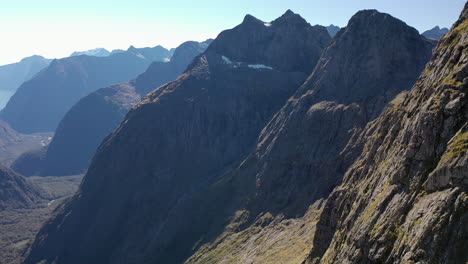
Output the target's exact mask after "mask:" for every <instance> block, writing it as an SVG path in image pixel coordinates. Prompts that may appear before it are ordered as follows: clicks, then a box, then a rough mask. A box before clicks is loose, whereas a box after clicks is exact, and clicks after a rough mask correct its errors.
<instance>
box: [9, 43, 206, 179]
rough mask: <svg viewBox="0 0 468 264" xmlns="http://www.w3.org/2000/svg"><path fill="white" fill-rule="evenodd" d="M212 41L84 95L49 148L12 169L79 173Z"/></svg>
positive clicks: (187, 45) (184, 47) (179, 49)
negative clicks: (153, 94)
mask: <svg viewBox="0 0 468 264" xmlns="http://www.w3.org/2000/svg"><path fill="white" fill-rule="evenodd" d="M211 41H212V40H207V41H204V42H195V41H188V42H185V43H183V44H181V45H180V46H179V47H177V48H176V49H175V51H174V55H173V57H172V59H171V60H170V61H166V62H159V61H156V62H153V63H152V64H151V65H150V66H149V68H148V69H147V70H146V71H145V72H144V73H142V74H140V75H139V76H138V77H137V78H136V79H135V80H131V81H129V82H127V83H122V84H118V85H113V86H110V87H106V88H101V89H98V90H96V91H95V92H92V93H90V94H89V95H87V96H85V97H83V98H82V99H80V101H78V103H76V104H75V105H74V106H73V107H72V108H71V109H70V110H69V111H68V112H67V114H65V116H64V118H63V119H62V120H61V121H60V123H59V126H58V128H57V130H56V133H55V136H54V138H53V140H52V142H51V144H50V145H49V146H45V147H43V148H42V149H33V150H31V151H29V152H26V153H24V154H23V155H21V156H20V157H19V158H18V159H17V160H16V161H15V162H14V163H13V164H12V168H13V169H14V170H15V171H17V172H19V173H21V174H23V175H26V176H32V175H42V176H50V175H55V176H63V175H73V174H79V173H82V172H84V171H86V169H87V168H88V166H89V163H90V162H91V159H92V157H93V155H94V153H95V151H96V149H97V147H98V146H99V144H100V143H101V141H102V140H103V139H104V138H105V137H106V136H107V135H108V134H110V133H111V132H112V131H113V130H114V129H115V128H116V127H117V126H118V125H119V124H120V123H121V122H122V121H123V119H124V117H125V115H126V114H127V112H128V111H129V110H130V108H132V107H133V106H134V105H135V104H137V103H138V102H139V101H140V99H141V98H143V97H144V96H146V94H147V93H149V92H150V91H152V90H154V89H156V88H157V87H159V86H161V85H162V84H164V83H166V82H169V81H172V80H175V79H176V78H177V77H178V76H179V75H180V74H182V73H183V72H184V70H185V69H186V68H187V66H188V65H189V63H190V62H191V61H192V60H193V59H194V58H195V57H196V56H198V55H199V54H201V53H203V52H204V51H205V50H206V48H207V47H208V45H209V44H210V43H211Z"/></svg>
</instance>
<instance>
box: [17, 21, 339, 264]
mask: <svg viewBox="0 0 468 264" xmlns="http://www.w3.org/2000/svg"><path fill="white" fill-rule="evenodd" d="M280 36H281V37H280ZM285 36H287V37H285ZM302 37H303V38H305V39H307V40H308V41H304V42H299V43H297V42H298V39H300V38H302ZM329 40H330V37H329V35H328V33H327V32H326V29H325V28H323V27H311V26H310V25H309V24H308V23H307V22H305V21H304V20H303V19H302V18H300V17H299V16H298V15H295V14H293V13H292V12H288V13H286V14H285V15H284V16H283V17H281V18H280V19H278V20H275V21H273V22H272V23H268V24H265V23H264V22H262V21H260V20H257V19H255V18H253V17H251V16H248V17H246V19H245V20H244V22H243V23H242V24H241V25H239V26H238V27H236V28H234V29H232V30H228V31H225V32H223V33H222V34H220V36H219V37H218V38H217V39H216V40H215V41H214V42H213V43H212V45H211V46H210V48H208V50H207V51H206V52H205V53H204V54H202V55H200V56H198V57H197V58H196V59H195V60H194V61H193V63H192V64H191V65H190V66H189V67H188V70H187V71H186V72H185V73H184V74H183V75H182V76H180V77H179V78H178V79H177V80H175V81H173V82H170V83H168V84H166V85H163V86H162V87H160V88H158V89H156V90H155V91H154V92H152V93H151V94H150V95H148V96H147V97H146V98H145V99H144V100H143V101H142V102H141V103H140V104H138V105H137V106H135V107H134V108H133V109H132V110H131V111H130V112H129V114H128V115H127V117H126V120H125V121H124V122H123V123H122V124H121V126H120V127H119V128H118V129H117V130H116V131H115V132H114V133H113V134H112V135H111V136H110V137H108V138H107V139H106V140H105V141H104V142H103V144H102V145H101V146H100V148H99V149H98V151H97V154H96V156H95V157H94V159H93V162H92V164H91V166H90V168H89V170H88V173H87V175H86V176H85V179H84V181H83V183H82V186H81V188H80V190H79V192H78V194H77V195H76V196H75V197H74V198H73V200H72V201H71V202H70V203H68V204H67V205H65V207H64V208H63V211H61V212H60V213H58V215H57V216H56V217H55V218H54V219H52V220H51V221H50V222H49V223H48V224H47V225H46V226H45V227H44V228H43V229H42V230H41V232H40V234H39V235H38V237H37V240H36V242H35V244H34V246H33V249H32V252H31V254H30V256H29V258H28V260H27V261H26V263H36V262H38V261H41V260H45V261H46V262H47V261H58V262H60V263H83V262H86V263H142V262H161V263H180V262H182V261H183V260H184V259H185V258H187V257H188V256H189V255H190V252H192V251H193V250H194V246H195V247H196V244H197V241H200V239H201V237H203V236H205V235H206V232H207V230H208V229H210V228H212V226H211V223H212V219H213V218H214V217H215V216H217V215H218V212H217V211H216V210H217V209H219V206H223V204H222V201H223V199H224V198H228V196H226V195H227V192H224V191H225V189H222V188H219V189H212V190H211V192H209V193H208V194H206V193H203V191H204V190H206V189H207V188H208V186H211V185H216V183H217V182H218V180H219V178H220V176H222V175H223V174H224V172H225V171H226V170H227V169H228V168H230V167H231V166H233V165H235V164H237V163H238V162H240V161H241V158H242V157H243V156H245V154H246V153H247V152H248V151H249V150H250V149H251V148H252V147H253V145H254V143H255V139H256V137H257V135H258V133H259V132H260V130H261V129H262V128H263V127H264V126H265V124H266V122H267V121H268V120H269V119H271V117H272V116H273V114H274V113H275V112H276V111H278V110H279V108H280V107H281V106H282V105H283V104H284V102H285V101H286V99H287V98H288V97H290V96H291V95H292V93H293V92H294V91H295V90H296V89H297V87H299V85H300V84H301V83H303V81H304V80H305V79H306V77H307V75H308V74H309V73H310V71H311V69H312V67H313V66H314V64H315V63H316V61H317V60H318V56H317V57H316V59H315V61H313V60H308V61H307V63H305V62H304V61H303V59H302V56H299V55H297V54H295V52H298V53H299V54H302V55H304V56H306V58H309V59H310V58H314V57H313V54H320V53H321V51H322V50H323V49H324V48H325V45H327V43H328V41H329ZM268 43H270V44H268ZM247 46H249V47H251V48H252V49H254V50H260V49H263V48H268V47H270V46H271V47H274V49H273V48H272V50H271V51H274V52H269V53H265V54H264V55H263V56H260V57H255V58H253V59H250V58H249V59H248V60H247V58H248V57H246V56H244V54H243V52H250V49H246V48H240V49H238V48H236V47H247ZM280 47H281V48H280ZM268 54H270V56H271V57H269V56H267V55H268ZM291 54H293V55H294V56H292V57H291V56H290V55H291ZM299 57H301V58H299ZM294 58H298V60H297V61H296V60H295V59H294ZM280 62H281V63H280ZM269 63H271V64H269ZM277 66H278V67H277ZM200 193H203V194H204V196H203V198H200V197H198V195H199V194H200ZM223 196H224V198H223ZM216 197H220V198H219V199H218V198H216ZM200 199H201V200H202V201H203V202H204V203H198V202H197V201H199V200H200ZM217 199H218V200H217ZM205 205H206V207H205ZM221 208H222V207H221ZM211 209H213V211H212V210H211ZM206 210H208V211H209V212H208V213H206V212H207V211H206ZM221 210H222V209H221ZM222 214H223V213H222V212H221V215H222Z"/></svg>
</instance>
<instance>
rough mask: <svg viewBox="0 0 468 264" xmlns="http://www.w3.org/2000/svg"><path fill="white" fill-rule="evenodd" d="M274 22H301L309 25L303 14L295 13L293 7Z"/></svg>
mask: <svg viewBox="0 0 468 264" xmlns="http://www.w3.org/2000/svg"><path fill="white" fill-rule="evenodd" d="M271 23H272V24H286V23H301V24H304V25H309V23H308V22H307V21H306V20H305V19H304V18H303V17H301V15H299V14H296V13H294V12H293V11H291V9H288V10H287V11H286V12H285V13H284V14H283V15H282V16H280V17H279V18H277V19H275V20H274V21H273V22H271Z"/></svg>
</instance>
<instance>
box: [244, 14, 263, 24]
mask: <svg viewBox="0 0 468 264" xmlns="http://www.w3.org/2000/svg"><path fill="white" fill-rule="evenodd" d="M262 23H263V21H261V20H260V19H258V18H256V17H254V16H252V15H250V14H247V15H245V17H244V20H243V21H242V24H243V25H244V24H262Z"/></svg>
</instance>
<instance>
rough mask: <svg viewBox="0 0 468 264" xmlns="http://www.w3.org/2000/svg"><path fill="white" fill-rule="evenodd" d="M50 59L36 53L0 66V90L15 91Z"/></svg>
mask: <svg viewBox="0 0 468 264" xmlns="http://www.w3.org/2000/svg"><path fill="white" fill-rule="evenodd" d="M51 61H52V60H50V59H46V58H44V57H41V56H37V55H36V56H31V57H27V58H24V59H22V60H21V61H20V62H17V63H13V64H8V65H3V66H0V90H7V91H15V90H16V89H17V88H18V87H19V86H20V85H21V84H22V83H23V82H25V81H27V80H29V79H30V78H31V77H33V76H34V75H35V74H36V73H38V72H39V71H41V70H42V69H44V68H45V67H47V66H48V65H49V63H50V62H51Z"/></svg>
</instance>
